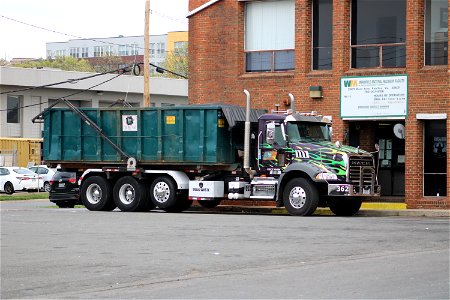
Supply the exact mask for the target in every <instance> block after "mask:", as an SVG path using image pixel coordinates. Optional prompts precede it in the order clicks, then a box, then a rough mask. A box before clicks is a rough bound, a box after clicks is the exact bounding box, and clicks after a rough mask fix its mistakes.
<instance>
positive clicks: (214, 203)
mask: <svg viewBox="0 0 450 300" xmlns="http://www.w3.org/2000/svg"><path fill="white" fill-rule="evenodd" d="M220 202H222V200H199V201H198V204H200V206H201V207H204V208H214V207H216V206H217V205H219V204H220Z"/></svg>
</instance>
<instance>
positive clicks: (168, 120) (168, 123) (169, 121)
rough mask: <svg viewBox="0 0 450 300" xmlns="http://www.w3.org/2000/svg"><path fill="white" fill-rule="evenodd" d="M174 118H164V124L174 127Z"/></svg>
mask: <svg viewBox="0 0 450 300" xmlns="http://www.w3.org/2000/svg"><path fill="white" fill-rule="evenodd" d="M175 120H176V119H175V116H166V124H167V125H174V124H175Z"/></svg>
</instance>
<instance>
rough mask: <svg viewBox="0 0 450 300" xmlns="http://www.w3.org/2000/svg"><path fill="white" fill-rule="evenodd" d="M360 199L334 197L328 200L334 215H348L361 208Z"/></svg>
mask: <svg viewBox="0 0 450 300" xmlns="http://www.w3.org/2000/svg"><path fill="white" fill-rule="evenodd" d="M361 204H362V201H361V199H352V198H348V197H339V198H334V199H332V200H331V201H329V207H330V210H331V211H332V212H333V213H334V214H335V215H336V216H342V217H350V216H353V215H355V214H356V213H357V212H358V211H359V209H360V208H361Z"/></svg>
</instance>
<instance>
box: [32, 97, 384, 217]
mask: <svg viewBox="0 0 450 300" xmlns="http://www.w3.org/2000/svg"><path fill="white" fill-rule="evenodd" d="M244 93H245V95H246V107H245V108H244V107H239V106H233V105H225V104H217V105H216V104H208V105H188V106H175V107H158V108H156V107H154V108H132V107H128V108H124V107H121V108H77V107H74V106H73V105H72V104H71V103H70V102H69V101H67V100H65V99H62V101H64V102H65V103H66V104H67V106H68V107H67V108H65V107H64V108H55V107H49V108H48V109H46V110H44V111H43V112H42V113H41V114H40V115H38V116H37V117H36V118H35V120H34V121H39V120H42V122H44V142H43V159H44V161H45V162H46V163H47V164H48V165H50V166H52V167H59V168H61V169H63V170H66V171H72V172H76V173H77V176H78V178H77V180H78V184H79V186H80V189H79V190H80V200H81V202H82V204H83V205H84V206H85V207H86V208H87V209H88V210H92V211H110V210H114V209H115V208H119V209H120V210H121V211H124V212H136V211H149V210H152V209H155V208H159V209H161V210H164V211H166V212H182V211H184V210H186V209H188V208H189V207H190V206H191V205H192V203H193V201H194V200H195V201H197V202H198V203H199V204H200V205H201V206H203V207H207V208H213V207H215V206H217V205H219V204H220V203H221V202H222V201H224V200H228V201H227V203H229V202H231V201H247V200H258V201H261V200H266V201H272V202H273V204H274V205H276V206H277V207H283V206H284V207H285V208H286V209H287V211H288V213H289V214H291V215H295V216H308V215H311V214H313V213H314V211H315V210H316V208H317V207H329V208H330V209H331V211H332V212H333V213H334V214H336V215H339V216H352V215H354V214H355V213H357V212H358V211H359V209H360V207H361V203H362V199H363V198H364V197H374V196H379V195H380V186H379V184H378V180H377V164H376V159H375V156H374V155H373V153H369V152H367V151H364V150H361V149H359V147H358V148H355V147H350V146H344V145H342V144H341V143H340V142H339V141H336V142H334V143H333V142H332V141H331V133H332V126H331V125H332V123H331V120H330V118H327V117H324V116H321V115H317V114H315V113H299V112H297V111H296V110H295V105H294V103H295V101H294V97H293V95H292V94H289V97H290V100H291V108H290V109H289V110H286V111H283V112H279V111H274V112H267V111H265V110H259V109H251V101H250V93H249V92H248V91H247V90H244ZM231 203H233V202H231Z"/></svg>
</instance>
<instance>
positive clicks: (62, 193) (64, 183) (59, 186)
mask: <svg viewBox="0 0 450 300" xmlns="http://www.w3.org/2000/svg"><path fill="white" fill-rule="evenodd" d="M49 199H50V202H53V203H55V204H56V205H58V207H61V208H73V207H74V206H75V205H76V204H79V203H80V189H79V187H78V182H77V177H76V173H75V172H66V171H56V173H55V175H53V178H52V179H51V180H50V192H49Z"/></svg>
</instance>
